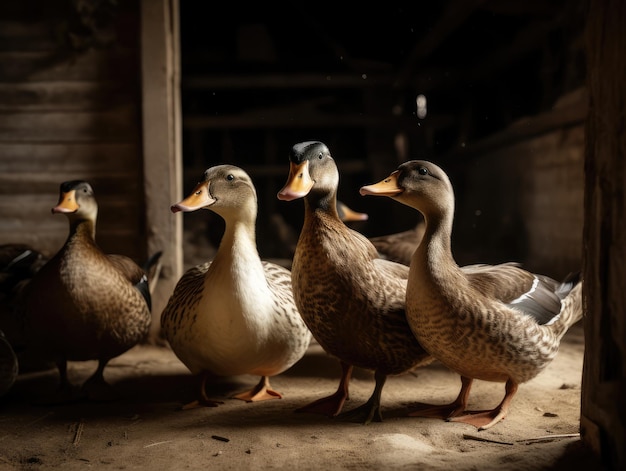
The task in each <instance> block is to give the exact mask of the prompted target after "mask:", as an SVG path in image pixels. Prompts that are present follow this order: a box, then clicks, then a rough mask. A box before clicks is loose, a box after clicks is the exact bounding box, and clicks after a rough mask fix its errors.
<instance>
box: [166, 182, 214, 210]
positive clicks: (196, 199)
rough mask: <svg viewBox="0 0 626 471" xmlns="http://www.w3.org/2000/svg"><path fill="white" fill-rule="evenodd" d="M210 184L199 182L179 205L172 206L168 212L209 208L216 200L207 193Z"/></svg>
mask: <svg viewBox="0 0 626 471" xmlns="http://www.w3.org/2000/svg"><path fill="white" fill-rule="evenodd" d="M209 183H210V182H201V183H198V184H197V185H196V187H195V188H194V189H193V191H192V192H191V194H190V195H189V196H188V197H187V198H185V199H184V200H182V201H181V202H180V203H176V204H173V205H172V206H171V207H170V210H171V211H172V212H173V213H177V212H178V211H184V212H186V213H187V212H190V211H196V210H198V209H202V208H204V207H206V206H210V205H212V204H213V203H215V202H216V201H217V200H216V199H215V198H213V197H212V196H211V192H210V191H209Z"/></svg>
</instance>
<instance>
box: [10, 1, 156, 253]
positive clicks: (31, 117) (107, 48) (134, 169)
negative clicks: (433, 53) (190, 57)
mask: <svg viewBox="0 0 626 471" xmlns="http://www.w3.org/2000/svg"><path fill="white" fill-rule="evenodd" d="M74 5H82V6H83V7H85V6H87V7H93V8H94V9H93V10H89V11H77V9H76V8H77V7H75V6H74ZM138 25H139V10H138V5H137V2H136V1H124V2H119V4H118V5H115V4H114V2H104V1H103V2H68V1H63V0H50V1H47V2H41V1H37V0H26V1H20V2H2V3H1V4H0V58H1V60H0V243H12V242H26V243H29V244H32V245H33V246H34V247H35V248H37V249H39V250H42V251H43V252H44V253H46V254H49V255H51V254H53V253H54V252H56V250H58V249H59V248H60V246H61V245H62V244H63V242H64V240H65V237H66V236H67V230H68V227H67V220H66V218H64V217H60V216H58V215H57V216H53V215H52V214H51V213H50V209H51V208H52V207H53V206H54V205H55V204H56V202H57V199H58V189H59V185H60V183H61V182H63V181H66V180H71V179H85V180H87V181H89V182H91V183H92V185H93V187H94V190H95V192H96V197H97V199H98V203H99V217H98V226H97V240H98V242H99V244H100V245H101V247H102V248H103V249H104V250H105V251H107V252H117V253H123V254H125V255H129V256H131V257H133V258H134V259H136V260H137V261H142V260H143V259H145V257H146V255H147V254H146V250H145V227H144V226H145V222H144V215H143V213H144V193H143V190H144V189H143V179H142V171H143V170H142V169H143V162H142V146H141V108H140V104H141V103H140V73H139V70H140V69H139V40H138V37H139V36H138V35H139V29H138Z"/></svg>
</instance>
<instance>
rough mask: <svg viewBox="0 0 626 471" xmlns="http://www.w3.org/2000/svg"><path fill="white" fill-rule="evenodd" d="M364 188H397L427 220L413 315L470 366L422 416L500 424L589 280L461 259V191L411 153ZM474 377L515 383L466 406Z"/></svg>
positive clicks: (448, 356) (451, 355)
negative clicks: (485, 403) (486, 405)
mask: <svg viewBox="0 0 626 471" xmlns="http://www.w3.org/2000/svg"><path fill="white" fill-rule="evenodd" d="M361 193H362V194H372V195H383V196H389V197H391V198H393V199H395V200H397V201H399V202H401V203H403V204H406V205H408V206H411V207H413V208H415V209H417V210H419V211H420V212H421V213H422V214H423V215H424V218H425V220H426V231H425V234H424V238H423V241H422V243H421V244H420V246H419V248H418V249H417V250H416V252H415V254H414V255H413V258H412V260H411V265H410V275H409V284H408V288H407V317H408V320H409V324H410V325H411V328H412V329H413V331H414V332H415V335H416V337H417V338H418V339H419V341H420V343H421V344H422V345H423V346H424V348H425V349H426V350H428V351H429V352H430V353H431V354H432V355H433V356H434V357H436V358H437V359H438V360H440V361H441V362H442V363H443V364H444V365H446V366H447V367H448V368H450V369H452V370H454V371H456V372H458V373H459V374H460V375H461V377H462V388H461V392H460V393H459V396H458V397H457V399H456V400H455V401H454V402H453V403H451V404H448V405H444V406H439V407H432V408H428V409H426V410H422V411H416V412H415V415H426V416H439V417H444V418H448V419H451V420H455V421H460V422H466V423H469V424H473V425H475V426H477V427H478V428H479V429H486V428H489V427H492V426H493V425H495V424H496V423H497V422H498V421H500V420H502V419H503V418H504V417H505V416H506V414H507V412H508V408H509V405H510V402H511V400H512V398H513V396H514V395H515V392H516V391H517V388H518V385H519V384H521V383H523V382H526V381H528V380H530V379H532V378H534V377H535V376H536V375H537V374H539V373H540V372H541V371H542V370H543V369H544V368H545V367H546V366H547V365H548V364H549V363H550V362H551V361H552V359H553V358H554V356H555V355H556V353H557V351H558V347H559V343H560V341H561V338H562V337H563V335H564V334H565V332H566V331H567V329H568V328H569V327H570V326H571V325H573V324H574V323H575V322H577V321H578V320H579V319H581V317H582V313H583V311H582V295H581V291H582V281H580V280H579V279H578V277H577V276H574V277H572V278H571V279H568V280H566V281H564V282H563V283H559V282H557V281H555V280H553V279H551V278H549V277H547V276H543V275H536V274H533V273H530V272H528V271H526V270H523V269H522V268H520V267H519V266H517V265H516V264H512V263H507V264H500V265H496V266H490V265H475V266H470V267H463V268H460V267H459V266H458V265H457V264H456V262H455V261H454V258H453V256H452V252H451V242H450V236H451V233H452V223H453V217H454V216H453V215H454V192H453V190H452V185H451V184H450V181H449V179H448V177H447V175H446V174H445V172H444V171H443V170H442V169H441V168H439V167H438V166H436V165H435V164H433V163H432V162H426V161H410V162H406V163H404V164H402V165H401V166H400V167H398V170H396V171H395V172H394V173H392V174H391V175H390V176H389V177H387V178H386V179H385V180H383V181H381V182H379V183H377V184H375V185H368V186H365V187H363V188H362V189H361ZM473 379H481V380H486V381H498V382H506V394H505V397H504V399H503V400H502V402H501V403H500V405H499V406H497V407H496V408H495V409H493V410H491V411H485V412H481V413H469V412H467V411H464V409H465V407H466V405H467V399H468V396H469V391H470V388H471V384H472V381H473ZM464 412H465V413H464Z"/></svg>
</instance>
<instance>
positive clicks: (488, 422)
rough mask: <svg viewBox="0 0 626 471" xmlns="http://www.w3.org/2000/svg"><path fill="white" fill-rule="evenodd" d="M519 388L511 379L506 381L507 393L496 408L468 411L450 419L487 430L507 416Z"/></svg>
mask: <svg viewBox="0 0 626 471" xmlns="http://www.w3.org/2000/svg"><path fill="white" fill-rule="evenodd" d="M517 388H518V384H517V383H516V382H515V381H513V380H511V379H509V380H508V381H507V382H506V394H505V395H504V399H502V402H501V403H500V404H499V405H498V406H497V407H496V408H495V409H492V410H486V411H467V412H466V413H465V414H463V415H459V416H456V417H450V418H448V421H450V422H463V423H466V424H470V425H473V426H475V427H476V428H478V430H487V429H488V428H490V427H493V426H494V425H495V424H497V423H498V422H500V421H501V420H503V419H504V418H505V417H506V415H507V413H508V411H509V406H510V405H511V401H512V400H513V396H515V393H516V392H517Z"/></svg>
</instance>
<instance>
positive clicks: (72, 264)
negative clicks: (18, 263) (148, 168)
mask: <svg viewBox="0 0 626 471" xmlns="http://www.w3.org/2000/svg"><path fill="white" fill-rule="evenodd" d="M60 193H61V195H60V199H59V204H58V205H57V206H56V207H55V208H53V210H52V211H53V213H64V214H65V215H66V216H67V217H68V219H69V223H70V231H69V235H68V238H67V240H66V242H65V244H64V245H63V247H62V248H61V249H60V250H59V252H58V253H57V254H55V255H54V256H53V257H52V258H51V259H50V260H49V261H48V262H47V263H46V264H45V265H44V266H43V267H42V268H41V269H40V270H39V271H38V272H37V273H36V274H35V275H34V276H33V278H32V280H31V281H30V283H29V284H28V286H27V287H26V289H25V292H24V316H25V320H26V330H25V331H26V337H27V340H28V348H29V349H32V350H33V351H36V352H39V353H40V354H41V355H42V356H43V357H44V358H48V359H50V360H55V361H56V362H57V365H58V367H59V371H60V375H61V389H60V391H59V397H58V399H59V400H65V399H71V394H70V385H69V382H68V381H67V375H66V362H67V361H68V360H75V361H82V360H98V368H97V371H96V372H95V373H94V375H93V376H92V377H91V378H90V379H89V380H87V382H86V383H85V385H84V389H85V392H86V393H87V394H88V395H89V396H90V397H92V398H94V399H108V398H113V397H114V396H113V395H111V392H112V391H110V390H109V387H108V385H107V384H106V382H105V381H104V378H103V376H102V373H103V370H104V367H105V366H106V364H107V362H108V361H109V360H110V359H111V358H114V357H116V356H118V355H120V354H122V353H124V352H125V351H127V350H128V349H129V348H131V347H133V346H134V345H136V344H137V343H138V342H139V341H141V340H142V339H144V338H145V337H146V335H147V334H148V331H149V327H150V322H151V314H150V309H149V293H147V292H146V291H145V289H144V291H143V293H144V294H145V297H144V294H142V292H140V289H142V288H145V286H147V278H146V276H145V273H144V272H143V270H142V269H141V268H140V267H139V266H137V265H136V264H135V263H134V262H133V261H132V260H130V259H129V258H127V257H124V256H122V255H111V256H109V255H106V254H105V253H103V252H102V250H101V249H100V248H99V247H98V245H97V244H96V241H95V232H96V230H95V225H96V217H97V208H98V207H97V203H96V199H95V196H94V193H93V189H92V188H91V186H90V185H89V184H88V183H87V182H81V181H73V182H66V183H64V184H62V185H61V191H60ZM55 400H56V398H55Z"/></svg>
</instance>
